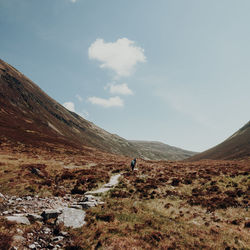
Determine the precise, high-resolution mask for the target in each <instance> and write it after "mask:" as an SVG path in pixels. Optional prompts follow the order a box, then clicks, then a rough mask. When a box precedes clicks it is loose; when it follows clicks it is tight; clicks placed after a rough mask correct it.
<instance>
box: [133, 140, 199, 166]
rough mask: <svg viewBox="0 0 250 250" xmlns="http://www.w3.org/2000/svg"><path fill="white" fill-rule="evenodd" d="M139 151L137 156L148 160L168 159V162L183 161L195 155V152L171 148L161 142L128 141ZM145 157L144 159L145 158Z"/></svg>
mask: <svg viewBox="0 0 250 250" xmlns="http://www.w3.org/2000/svg"><path fill="white" fill-rule="evenodd" d="M130 142H132V143H133V145H135V146H136V148H137V149H138V151H139V156H140V155H142V156H144V157H142V158H146V159H149V160H154V159H168V160H170V161H177V160H184V159H186V158H188V157H191V156H193V155H194V154H196V153H195V152H191V151H187V150H183V149H180V148H176V147H172V146H169V145H167V144H164V143H162V142H154V141H134V140H133V141H130ZM145 155H146V157H145Z"/></svg>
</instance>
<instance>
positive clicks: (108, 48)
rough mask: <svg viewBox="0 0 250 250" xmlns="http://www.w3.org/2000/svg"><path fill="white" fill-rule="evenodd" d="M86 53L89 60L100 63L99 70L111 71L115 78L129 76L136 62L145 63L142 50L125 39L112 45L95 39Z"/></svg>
mask: <svg viewBox="0 0 250 250" xmlns="http://www.w3.org/2000/svg"><path fill="white" fill-rule="evenodd" d="M88 53H89V58H90V59H95V60H98V61H100V62H101V65H100V67H101V68H106V69H111V70H113V71H114V72H115V73H116V76H117V77H121V76H130V75H131V74H132V73H133V71H134V68H135V66H136V64H137V63H138V62H146V57H145V55H144V50H143V49H142V48H140V47H137V46H135V42H134V41H131V40H129V39H127V38H121V39H118V40H117V41H116V42H114V43H112V42H111V43H105V42H104V40H103V39H97V40H96V41H95V42H94V43H92V44H91V45H90V47H89V50H88Z"/></svg>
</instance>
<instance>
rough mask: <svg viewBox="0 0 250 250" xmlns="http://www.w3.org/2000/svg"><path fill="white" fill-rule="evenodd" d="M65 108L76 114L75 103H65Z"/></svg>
mask: <svg viewBox="0 0 250 250" xmlns="http://www.w3.org/2000/svg"><path fill="white" fill-rule="evenodd" d="M63 106H64V107H65V108H66V109H68V110H69V111H72V112H76V111H75V104H74V103H73V102H65V103H64V104H63Z"/></svg>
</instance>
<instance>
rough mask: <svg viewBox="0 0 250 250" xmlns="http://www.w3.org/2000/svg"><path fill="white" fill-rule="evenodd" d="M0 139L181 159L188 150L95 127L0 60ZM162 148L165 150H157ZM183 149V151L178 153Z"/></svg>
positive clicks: (34, 144) (126, 154) (38, 145)
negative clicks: (119, 134) (158, 144)
mask: <svg viewBox="0 0 250 250" xmlns="http://www.w3.org/2000/svg"><path fill="white" fill-rule="evenodd" d="M0 140H1V141H4V140H5V141H6V140H10V141H12V142H14V143H15V142H16V143H23V144H29V145H33V146H35V147H41V146H42V147H45V146H46V145H56V144H69V145H71V146H73V147H76V148H80V147H81V146H90V147H94V148H97V149H99V150H102V151H105V152H109V153H115V154H121V155H125V156H130V157H138V156H140V157H142V158H148V159H156V160H158V159H165V160H172V159H176V160H180V159H184V158H186V157H189V156H190V154H191V155H193V153H190V154H187V151H185V150H182V149H177V148H174V147H173V148H172V149H171V147H170V146H167V145H166V146H165V147H164V146H163V145H164V144H161V147H159V146H157V147H156V146H155V145H154V143H152V144H151V145H152V152H150V147H149V145H147V146H146V147H145V145H142V144H140V143H139V144H138V142H133V141H128V140H125V139H124V138H121V137H119V136H117V135H114V134H110V133H108V132H107V131H105V130H103V129H101V128H99V127H97V126H96V125H95V124H93V123H91V122H89V121H87V120H85V119H83V118H82V117H80V116H79V115H77V114H76V113H74V112H71V111H69V110H67V109H66V108H64V107H63V106H62V105H60V104H59V103H58V102H56V101H55V100H53V99H52V98H51V97H49V96H48V95H47V94H46V93H45V92H43V91H42V90H41V89H40V88H39V87H38V86H37V85H36V84H35V83H33V82H32V81H31V80H30V79H28V78H27V77H26V76H24V75H23V74H22V73H20V72H19V71H18V70H16V69H15V68H14V67H12V66H11V65H9V64H7V63H5V62H4V61H2V60H0ZM161 150H163V151H164V152H160V151H161ZM165 150H167V152H165ZM181 152H183V153H181Z"/></svg>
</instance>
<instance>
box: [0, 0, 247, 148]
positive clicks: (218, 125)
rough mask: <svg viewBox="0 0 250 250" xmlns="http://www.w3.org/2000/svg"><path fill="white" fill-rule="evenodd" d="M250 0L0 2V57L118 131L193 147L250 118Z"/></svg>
mask: <svg viewBox="0 0 250 250" xmlns="http://www.w3.org/2000/svg"><path fill="white" fill-rule="evenodd" d="M249 10H250V1H249V0H209V1H208V0H207V1H201V0H189V1H187V0H154V1H152V0H136V1H135V0H126V1H124V0H102V1H101V0H40V1H38V0H0V31H1V32H0V58H1V59H2V60H4V61H6V62H8V63H9V64H11V65H13V66H14V67H16V68H17V69H18V70H19V71H21V72H22V73H24V74H25V75H26V76H27V77H29V78H30V79H31V80H32V81H33V82H35V83H36V84H37V85H38V86H39V87H40V88H42V89H43V90H44V91H45V92H46V93H47V94H49V95H50V96H51V97H52V98H54V99H55V100H57V101H58V102H59V103H61V104H62V105H64V106H65V107H67V108H68V109H70V110H72V111H75V112H76V113H78V114H80V115H81V116H83V117H84V118H85V119H87V120H89V121H91V122H93V123H95V124H96V125H98V126H99V127H101V128H103V129H105V130H107V131H108V132H110V133H114V134H118V135H119V136H121V137H124V138H125V139H134V140H150V141H161V142H164V143H166V144H169V145H172V146H176V147H181V148H184V149H187V150H192V151H197V152H201V151H204V150H206V149H208V148H210V147H213V146H215V145H217V144H218V143H220V142H222V141H223V140H225V139H226V138H228V137H229V136H230V135H232V134H233V133H234V132H236V131H237V130H238V129H239V128H240V127H242V126H243V125H244V124H245V123H247V122H248V121H249V108H250V98H249V97H250V70H249V69H250V28H249V24H250V15H249Z"/></svg>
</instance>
